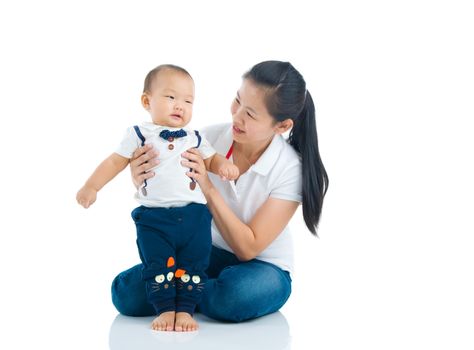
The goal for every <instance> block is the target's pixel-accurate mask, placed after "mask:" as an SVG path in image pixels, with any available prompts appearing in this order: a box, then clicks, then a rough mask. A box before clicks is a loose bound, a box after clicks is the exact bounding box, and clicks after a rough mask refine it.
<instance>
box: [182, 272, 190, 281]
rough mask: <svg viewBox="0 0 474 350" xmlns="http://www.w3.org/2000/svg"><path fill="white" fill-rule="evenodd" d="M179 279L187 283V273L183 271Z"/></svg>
mask: <svg viewBox="0 0 474 350" xmlns="http://www.w3.org/2000/svg"><path fill="white" fill-rule="evenodd" d="M181 281H183V282H184V283H188V282H189V275H188V274H187V273H185V274H184V275H183V276H181Z"/></svg>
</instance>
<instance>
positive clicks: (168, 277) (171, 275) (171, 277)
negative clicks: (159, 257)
mask: <svg viewBox="0 0 474 350" xmlns="http://www.w3.org/2000/svg"><path fill="white" fill-rule="evenodd" d="M173 276H174V274H173V272H171V271H170V272H168V274H167V275H166V279H167V280H168V281H171V280H172V279H173Z"/></svg>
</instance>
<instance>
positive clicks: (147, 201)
mask: <svg viewBox="0 0 474 350" xmlns="http://www.w3.org/2000/svg"><path fill="white" fill-rule="evenodd" d="M139 129H140V132H141V133H142V135H143V137H144V138H145V144H152V145H153V147H154V148H155V149H156V150H158V151H159V152H160V154H159V156H158V159H159V160H160V164H158V165H157V166H156V167H155V168H153V169H152V170H153V171H154V172H155V176H153V177H152V178H150V179H148V180H147V184H146V196H145V195H144V194H143V193H142V188H140V189H139V190H138V191H137V192H136V193H135V199H136V200H137V201H138V202H139V203H140V204H141V205H144V206H146V207H165V208H169V207H182V206H185V205H188V204H190V203H201V204H205V203H206V199H205V197H204V195H203V194H202V192H201V189H200V188H199V184H197V182H196V187H195V189H194V190H191V189H190V183H191V178H190V177H189V176H187V175H186V172H188V171H189V168H185V167H184V166H183V165H181V161H182V160H185V158H183V157H182V156H181V154H182V153H183V152H185V151H187V150H188V149H190V148H195V147H197V145H198V137H197V136H196V134H195V132H194V130H192V129H189V128H183V130H185V131H186V133H187V135H186V136H184V137H179V138H175V139H174V140H173V141H172V142H170V141H168V140H165V139H163V138H162V137H160V132H161V131H162V130H170V131H176V130H179V129H180V128H171V127H165V126H160V125H156V124H153V123H151V122H145V123H143V124H141V125H139ZM170 144H172V145H173V147H169V145H170ZM140 146H141V140H140V138H139V137H138V135H137V133H136V131H135V129H134V128H133V126H131V127H129V128H127V130H126V132H125V135H124V137H123V139H122V142H121V143H120V145H119V146H118V147H117V149H116V150H115V153H117V154H119V155H121V156H122V157H125V158H129V159H131V158H132V155H133V152H135V150H136V149H137V148H139V147H140ZM170 148H172V149H170ZM198 150H199V152H200V153H201V155H202V157H203V158H204V159H206V158H209V157H211V156H213V155H214V154H215V153H216V151H215V149H214V148H213V147H212V146H211V145H210V143H209V142H208V141H207V140H206V139H205V138H204V137H201V144H200V145H199V148H198ZM143 186H145V185H143Z"/></svg>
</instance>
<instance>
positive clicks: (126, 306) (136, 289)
mask: <svg viewBox="0 0 474 350" xmlns="http://www.w3.org/2000/svg"><path fill="white" fill-rule="evenodd" d="M142 269H143V265H142V264H138V265H135V266H134V267H132V268H130V269H128V270H125V271H123V272H121V273H119V274H118V275H117V277H115V279H114V281H113V282H112V302H113V304H114V306H115V308H116V309H117V311H118V312H120V313H121V314H122V315H126V316H153V315H155V314H156V312H155V309H154V308H153V306H152V305H151V304H149V303H148V301H147V295H146V287H145V281H143V279H142Z"/></svg>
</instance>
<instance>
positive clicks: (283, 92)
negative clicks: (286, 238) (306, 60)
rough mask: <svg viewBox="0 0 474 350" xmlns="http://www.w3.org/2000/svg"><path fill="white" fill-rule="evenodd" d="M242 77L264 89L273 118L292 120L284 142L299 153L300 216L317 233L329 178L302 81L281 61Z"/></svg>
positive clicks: (314, 115) (271, 62) (308, 96)
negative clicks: (300, 169) (301, 199)
mask: <svg viewBox="0 0 474 350" xmlns="http://www.w3.org/2000/svg"><path fill="white" fill-rule="evenodd" d="M243 78H244V79H249V80H251V81H252V82H254V83H255V84H256V85H258V86H261V87H263V88H264V89H265V92H266V100H265V104H266V107H267V110H268V112H269V113H270V115H271V116H272V117H273V118H274V119H275V120H276V121H277V122H281V121H284V120H286V119H291V120H292V121H293V128H292V130H291V131H290V135H289V137H288V143H289V144H290V145H291V146H293V148H294V149H295V151H296V152H297V153H298V154H299V155H300V156H301V162H302V168H303V170H302V171H303V189H302V193H303V218H304V221H305V223H306V226H307V227H308V229H309V230H310V231H311V233H313V234H314V235H316V236H317V232H316V229H317V227H318V223H319V219H320V217H321V210H322V207H323V200H324V196H325V195H326V191H327V189H328V185H329V178H328V175H327V173H326V169H325V168H324V164H323V162H322V160H321V156H320V155H319V147H318V135H317V131H316V112H315V108H314V102H313V99H312V98H311V94H310V93H309V91H308V90H307V89H306V82H305V80H304V79H303V76H302V75H301V74H300V73H299V72H298V71H297V70H296V69H295V68H294V67H293V66H292V65H291V63H289V62H281V61H265V62H261V63H258V64H256V65H255V66H253V67H252V68H251V69H250V70H249V71H248V72H247V73H245V74H244V76H243Z"/></svg>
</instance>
